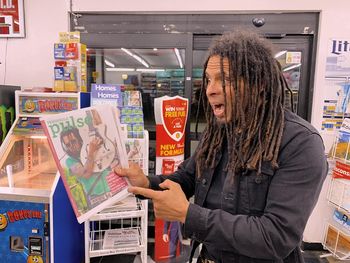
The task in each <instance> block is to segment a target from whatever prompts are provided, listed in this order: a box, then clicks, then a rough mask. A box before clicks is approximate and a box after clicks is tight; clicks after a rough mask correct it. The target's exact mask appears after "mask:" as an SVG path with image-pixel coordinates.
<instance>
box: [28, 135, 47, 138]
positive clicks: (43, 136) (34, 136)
mask: <svg viewBox="0 0 350 263" xmlns="http://www.w3.org/2000/svg"><path fill="white" fill-rule="evenodd" d="M30 138H31V139H46V138H47V137H46V136H45V135H31V136H30Z"/></svg>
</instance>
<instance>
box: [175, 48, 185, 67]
mask: <svg viewBox="0 0 350 263" xmlns="http://www.w3.org/2000/svg"><path fill="white" fill-rule="evenodd" d="M174 52H175V55H176V58H177V61H178V62H179V65H180V68H183V67H184V65H183V64H182V59H181V56H180V52H179V50H178V49H177V48H174Z"/></svg>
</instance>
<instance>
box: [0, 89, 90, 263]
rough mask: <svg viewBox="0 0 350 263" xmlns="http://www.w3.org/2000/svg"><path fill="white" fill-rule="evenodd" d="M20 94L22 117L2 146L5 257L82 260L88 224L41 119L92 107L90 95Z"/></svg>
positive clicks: (1, 250)
mask: <svg viewBox="0 0 350 263" xmlns="http://www.w3.org/2000/svg"><path fill="white" fill-rule="evenodd" d="M15 95H16V115H17V119H16V120H15V122H14V124H13V126H12V127H11V129H10V131H9V133H8V135H7V137H6V138H5V141H4V142H3V144H2V145H1V147H0V255H1V258H2V260H1V261H3V260H4V262H16V263H22V262H23V263H32V262H36V263H49V262H51V263H53V262H55V263H61V262H65V263H80V262H82V260H83V258H84V232H83V228H84V225H83V224H81V225H80V224H79V223H78V222H77V219H76V217H75V214H74V212H73V209H72V207H71V204H70V202H69V199H68V197H67V194H66V191H65V188H64V186H63V183H62V180H61V179H60V175H59V173H58V172H57V169H56V165H55V162H54V159H53V156H52V154H51V151H50V148H49V144H48V141H47V138H46V137H45V135H44V132H43V130H42V127H41V125H40V121H39V117H40V115H42V114H54V113H58V112H64V111H67V110H74V109H77V108H80V107H83V106H88V105H89V96H88V95H87V94H85V93H32V92H21V91H16V94H15Z"/></svg>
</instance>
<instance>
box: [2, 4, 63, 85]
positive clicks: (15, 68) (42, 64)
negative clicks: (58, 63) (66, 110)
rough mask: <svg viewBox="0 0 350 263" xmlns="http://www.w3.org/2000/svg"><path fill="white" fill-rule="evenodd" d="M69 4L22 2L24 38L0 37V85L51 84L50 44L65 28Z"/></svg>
mask: <svg viewBox="0 0 350 263" xmlns="http://www.w3.org/2000/svg"><path fill="white" fill-rule="evenodd" d="M68 3H69V2H68V0H64V1H62V0H60V1H55V0H35V1H33V0H25V1H24V13H25V21H24V22H25V29H26V36H25V38H8V39H7V38H0V62H1V64H0V84H7V85H19V86H22V87H33V86H46V87H52V85H53V65H54V59H53V44H54V43H55V42H57V41H58V32H62V31H67V30H68V10H69V4H68ZM6 46H7V52H6ZM5 72H6V74H5Z"/></svg>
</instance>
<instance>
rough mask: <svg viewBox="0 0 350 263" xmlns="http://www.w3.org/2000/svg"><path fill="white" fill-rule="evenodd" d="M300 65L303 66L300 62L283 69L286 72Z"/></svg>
mask: <svg viewBox="0 0 350 263" xmlns="http://www.w3.org/2000/svg"><path fill="white" fill-rule="evenodd" d="M300 66H301V64H300V63H299V64H295V65H292V66H289V67H286V68H284V69H283V70H282V71H283V72H286V71H289V70H291V69H294V68H299V67H300Z"/></svg>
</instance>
